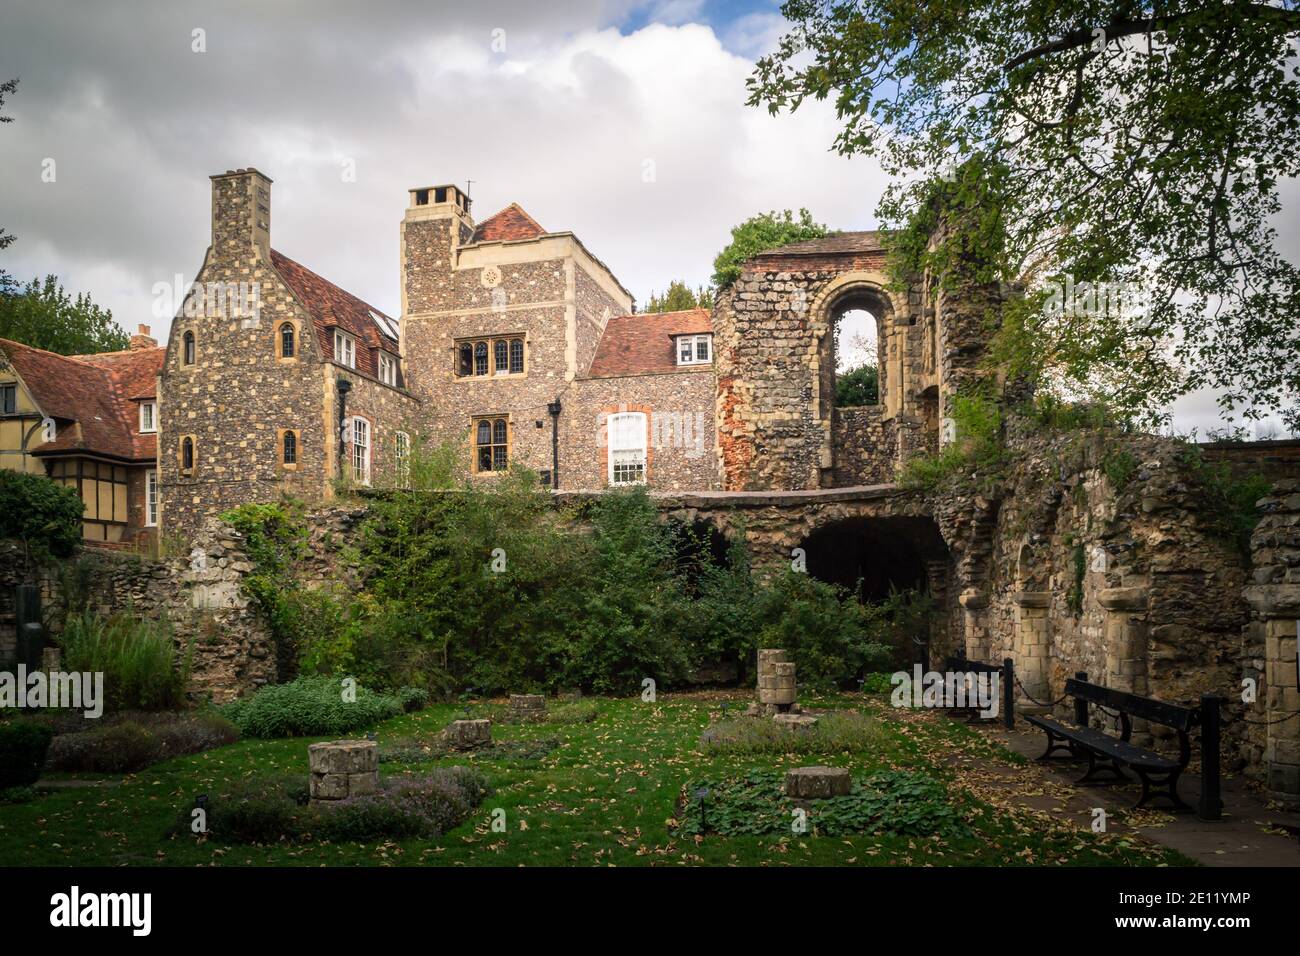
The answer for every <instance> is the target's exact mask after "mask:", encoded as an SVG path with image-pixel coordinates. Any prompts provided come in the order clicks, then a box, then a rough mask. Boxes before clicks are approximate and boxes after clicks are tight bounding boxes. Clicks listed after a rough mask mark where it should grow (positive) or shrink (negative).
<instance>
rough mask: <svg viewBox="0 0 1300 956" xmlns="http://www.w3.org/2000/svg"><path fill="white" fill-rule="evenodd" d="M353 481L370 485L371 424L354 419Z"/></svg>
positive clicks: (361, 419) (360, 419)
mask: <svg viewBox="0 0 1300 956" xmlns="http://www.w3.org/2000/svg"><path fill="white" fill-rule="evenodd" d="M352 479H353V480H354V481H357V482H360V483H361V484H363V485H368V484H370V422H368V421H366V420H365V419H364V418H354V419H352Z"/></svg>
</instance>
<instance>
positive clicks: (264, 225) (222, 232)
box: [209, 166, 271, 257]
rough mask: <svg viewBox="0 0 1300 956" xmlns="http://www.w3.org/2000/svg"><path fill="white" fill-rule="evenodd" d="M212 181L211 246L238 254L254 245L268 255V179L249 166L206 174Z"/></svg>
mask: <svg viewBox="0 0 1300 956" xmlns="http://www.w3.org/2000/svg"><path fill="white" fill-rule="evenodd" d="M209 178H210V179H211V180H212V249H213V251H214V252H216V253H217V254H218V255H221V254H223V253H226V254H234V255H236V256H237V255H239V254H240V252H241V251H243V250H245V249H247V248H248V247H250V246H257V247H258V248H259V249H260V250H261V251H262V255H263V256H264V257H269V256H270V254H271V180H270V178H269V177H267V176H264V175H262V174H261V173H260V172H258V171H257V170H256V169H253V168H252V167H251V166H250V167H249V168H248V169H232V170H229V171H227V172H225V173H220V174H218V175H216V176H212V177H209Z"/></svg>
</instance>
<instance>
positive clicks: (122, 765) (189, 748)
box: [46, 713, 239, 773]
mask: <svg viewBox="0 0 1300 956" xmlns="http://www.w3.org/2000/svg"><path fill="white" fill-rule="evenodd" d="M238 739H239V730H238V728H236V727H235V725H234V724H232V723H231V722H230V721H228V720H226V719H225V718H223V717H220V716H218V715H216V714H210V713H204V714H133V715H131V716H130V719H123V720H118V721H114V722H113V723H111V724H109V725H107V726H104V727H97V728H95V729H93V730H85V731H79V732H76V733H70V734H60V735H59V736H57V737H55V738H54V742H53V743H52V744H51V746H50V753H49V757H48V759H47V763H46V765H47V766H48V767H49V769H51V770H66V771H71V772H83V773H134V772H135V771H137V770H143V769H144V768H145V767H148V766H150V765H152V764H155V763H158V762H159V761H162V760H169V759H171V758H172V757H179V756H182V755H184V754H196V753H202V752H203V751H205V750H211V749H213V748H215V747H224V746H225V745H226V744H231V743H234V742H235V741H236V740H238Z"/></svg>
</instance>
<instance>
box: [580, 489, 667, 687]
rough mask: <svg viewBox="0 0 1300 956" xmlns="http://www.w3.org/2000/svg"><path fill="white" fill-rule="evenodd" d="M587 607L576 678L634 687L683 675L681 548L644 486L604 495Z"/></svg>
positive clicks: (595, 515)
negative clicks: (678, 551) (675, 544)
mask: <svg viewBox="0 0 1300 956" xmlns="http://www.w3.org/2000/svg"><path fill="white" fill-rule="evenodd" d="M591 523H592V560H591V567H590V570H589V572H588V574H587V576H586V585H585V588H584V590H585V597H586V601H585V607H584V608H583V610H582V612H581V614H580V616H579V617H578V619H577V620H576V621H575V622H574V630H575V631H576V634H575V639H574V644H573V647H572V650H571V652H570V659H569V666H568V674H569V680H570V682H571V683H575V684H578V685H579V686H582V687H590V688H593V689H595V690H596V691H599V692H609V691H615V692H617V691H629V690H632V689H634V688H637V687H639V686H640V685H641V681H642V680H643V679H645V678H647V677H649V678H653V679H654V680H655V681H657V682H658V683H660V684H667V683H671V682H673V681H676V680H681V679H683V678H684V677H685V676H686V674H687V673H688V672H689V670H690V655H689V654H688V653H687V650H686V644H685V641H683V640H682V637H681V634H680V629H679V628H678V626H677V625H678V622H679V621H681V620H682V619H683V618H684V617H685V607H684V605H685V597H684V594H683V593H682V589H681V583H680V580H679V577H678V571H677V568H676V552H675V549H674V547H673V543H672V540H671V538H670V537H669V534H668V533H667V531H666V529H665V528H664V527H663V526H662V525H661V524H660V523H659V520H658V515H657V513H656V511H655V507H654V504H653V503H652V502H651V501H650V498H649V496H648V494H647V493H646V490H645V488H644V487H635V488H630V489H616V490H614V491H610V492H607V493H605V494H604V495H602V496H601V497H600V498H599V499H598V500H597V501H596V503H595V505H594V507H593V509H592V514H591Z"/></svg>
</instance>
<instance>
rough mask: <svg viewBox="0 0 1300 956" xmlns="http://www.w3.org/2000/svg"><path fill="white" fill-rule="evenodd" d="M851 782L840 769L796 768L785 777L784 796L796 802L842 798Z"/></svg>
mask: <svg viewBox="0 0 1300 956" xmlns="http://www.w3.org/2000/svg"><path fill="white" fill-rule="evenodd" d="M852 783H853V781H852V780H851V779H850V778H849V772H848V771H847V770H844V769H843V768H841V767H796V768H795V769H794V770H789V771H787V772H786V775H785V795H786V796H787V797H793V798H795V799H796V800H825V799H826V798H827V797H842V796H845V795H846V794H847V793H848V792H849V788H850V787H851V786H852Z"/></svg>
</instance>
